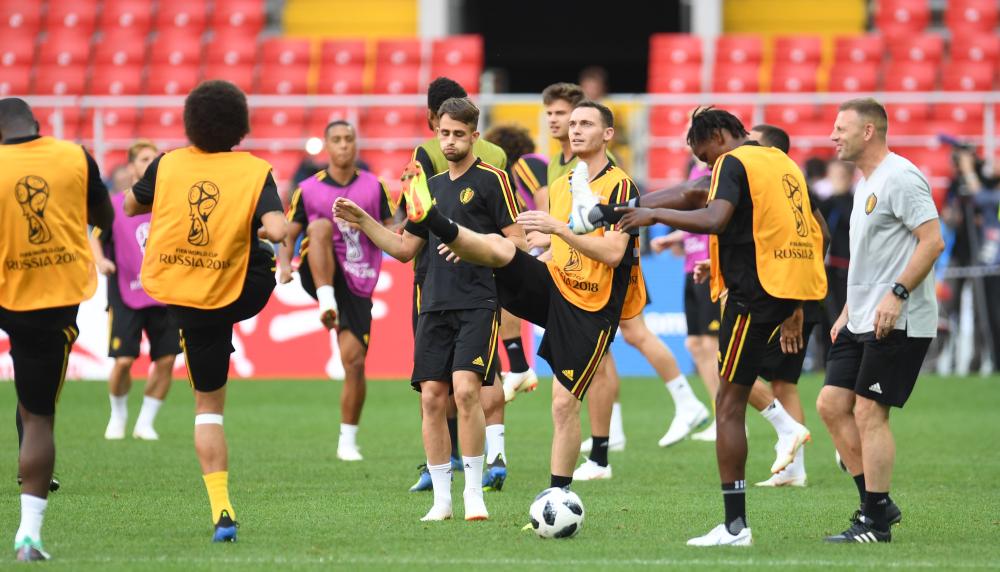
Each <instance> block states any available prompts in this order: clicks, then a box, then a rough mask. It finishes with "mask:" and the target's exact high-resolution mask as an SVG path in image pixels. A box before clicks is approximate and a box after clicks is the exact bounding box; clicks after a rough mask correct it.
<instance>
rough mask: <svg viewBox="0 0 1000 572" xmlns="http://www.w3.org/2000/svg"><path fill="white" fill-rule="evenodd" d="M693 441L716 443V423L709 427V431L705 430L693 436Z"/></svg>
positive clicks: (713, 422)
mask: <svg viewBox="0 0 1000 572" xmlns="http://www.w3.org/2000/svg"><path fill="white" fill-rule="evenodd" d="M691 440H692V441H709V442H712V443H714V442H715V421H712V423H711V424H710V425H709V426H708V429H703V430H701V431H698V432H697V433H692V434H691Z"/></svg>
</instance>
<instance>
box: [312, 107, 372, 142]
mask: <svg viewBox="0 0 1000 572" xmlns="http://www.w3.org/2000/svg"><path fill="white" fill-rule="evenodd" d="M359 113H360V112H359V111H358V109H357V108H353V107H317V108H315V109H313V110H311V111H310V112H309V117H308V119H307V120H306V134H307V135H308V136H310V137H322V136H323V130H324V129H326V126H327V125H329V124H330V122H331V121H338V120H342V121H347V122H348V123H350V124H352V125H355V126H356V125H357V124H358V115H359ZM359 134H360V135H362V136H364V134H363V133H359Z"/></svg>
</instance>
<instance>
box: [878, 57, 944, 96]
mask: <svg viewBox="0 0 1000 572" xmlns="http://www.w3.org/2000/svg"><path fill="white" fill-rule="evenodd" d="M936 83H937V68H936V67H935V66H934V65H933V64H918V63H902V64H893V65H892V66H890V67H889V68H888V69H887V70H886V73H885V84H884V85H883V86H882V87H883V89H885V90H886V91H930V90H932V89H934V87H935V84H936Z"/></svg>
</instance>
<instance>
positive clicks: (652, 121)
mask: <svg viewBox="0 0 1000 572" xmlns="http://www.w3.org/2000/svg"><path fill="white" fill-rule="evenodd" d="M692 110H693V109H692V106H690V105H654V106H652V107H650V109H649V131H650V133H652V134H653V136H654V137H681V136H683V135H684V134H685V133H687V129H688V123H689V122H690V120H691V112H692Z"/></svg>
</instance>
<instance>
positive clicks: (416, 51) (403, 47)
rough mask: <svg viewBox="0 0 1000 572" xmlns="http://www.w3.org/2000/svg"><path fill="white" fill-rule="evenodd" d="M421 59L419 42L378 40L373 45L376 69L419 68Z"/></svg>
mask: <svg viewBox="0 0 1000 572" xmlns="http://www.w3.org/2000/svg"><path fill="white" fill-rule="evenodd" d="M421 59H422V58H421V46H420V40H410V39H396V40H379V41H378V42H377V43H376V44H375V62H376V68H378V67H383V68H384V67H389V66H404V67H412V66H419V65H420V63H421Z"/></svg>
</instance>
